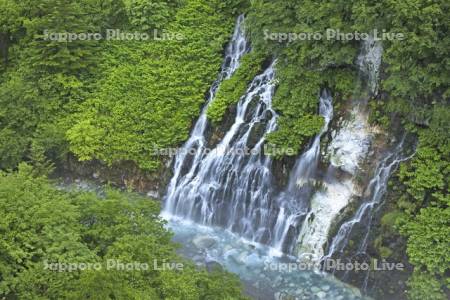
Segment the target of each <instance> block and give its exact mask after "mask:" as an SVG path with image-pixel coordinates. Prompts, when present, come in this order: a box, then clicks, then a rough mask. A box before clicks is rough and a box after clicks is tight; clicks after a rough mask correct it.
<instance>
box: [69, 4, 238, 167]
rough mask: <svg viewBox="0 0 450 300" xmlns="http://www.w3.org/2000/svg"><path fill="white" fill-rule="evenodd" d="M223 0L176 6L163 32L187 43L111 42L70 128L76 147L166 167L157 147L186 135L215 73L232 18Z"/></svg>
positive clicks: (81, 152) (82, 152)
mask: <svg viewBox="0 0 450 300" xmlns="http://www.w3.org/2000/svg"><path fill="white" fill-rule="evenodd" d="M218 2H219V1H209V2H208V3H206V1H198V0H191V1H185V2H183V4H182V5H181V6H180V7H178V8H177V10H176V12H175V15H174V16H173V19H174V21H171V22H168V23H167V25H166V28H165V29H166V30H167V31H168V32H174V33H178V34H180V35H182V36H183V37H184V39H183V40H176V39H172V40H165V41H148V42H128V43H123V42H110V43H109V45H108V47H110V48H109V50H108V51H107V53H108V57H107V60H106V61H105V65H104V66H102V67H101V69H102V70H104V73H103V74H104V76H103V78H102V79H101V80H100V81H99V83H98V88H97V90H96V91H95V92H94V93H92V94H91V95H90V97H89V99H87V101H86V102H84V103H83V104H82V105H80V107H79V113H78V114H76V115H75V116H74V117H73V118H72V120H73V124H72V126H71V128H70V129H69V130H68V131H67V139H68V141H69V143H70V149H71V151H73V152H74V153H75V154H76V155H77V156H78V157H79V158H80V159H81V160H90V159H100V160H102V161H104V162H106V163H108V164H109V165H112V164H114V163H116V162H120V161H125V160H132V161H134V162H136V163H137V164H138V165H139V167H140V168H141V169H146V170H151V171H154V170H157V169H158V168H159V167H160V166H161V157H155V156H153V155H152V152H153V150H154V148H155V147H158V148H173V147H175V146H177V145H179V144H181V143H182V142H183V141H185V140H186V139H187V137H188V134H189V129H190V126H191V123H192V120H193V119H194V118H195V117H196V116H197V115H198V112H199V110H200V107H201V105H202V104H203V103H204V101H205V98H204V93H205V91H207V89H208V86H209V85H210V84H211V83H212V82H213V81H214V78H215V76H216V75H217V70H218V68H219V66H220V62H221V51H222V49H223V46H224V45H225V43H226V38H228V36H229V33H230V31H231V27H232V24H233V21H234V19H233V18H230V17H224V16H221V15H219V14H217V13H216V12H215V8H216V6H217V5H219V3H218ZM142 3H144V2H142ZM193 70H195V72H193Z"/></svg>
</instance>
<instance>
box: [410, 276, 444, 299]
mask: <svg viewBox="0 0 450 300" xmlns="http://www.w3.org/2000/svg"><path fill="white" fill-rule="evenodd" d="M440 286H441V284H440V282H439V281H437V280H436V279H435V278H434V277H433V276H431V275H430V274H428V273H419V272H414V274H413V276H412V277H411V278H410V280H409V281H408V287H409V291H408V298H409V299H411V300H445V299H447V297H446V296H445V294H444V293H443V291H442V290H441V287H440Z"/></svg>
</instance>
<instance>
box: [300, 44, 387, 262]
mask: <svg viewBox="0 0 450 300" xmlns="http://www.w3.org/2000/svg"><path fill="white" fill-rule="evenodd" d="M381 53H382V48H381V45H380V44H379V43H376V42H374V41H373V40H368V41H365V42H364V43H363V45H362V49H361V52H360V55H359V56H358V59H357V64H358V65H359V67H360V71H361V72H360V78H367V80H366V81H367V83H366V90H368V91H369V92H370V93H371V94H372V95H375V93H376V92H377V81H378V73H379V71H378V70H379V67H380V63H381ZM366 102H367V97H365V98H364V97H363V98H361V99H359V101H353V107H352V109H351V111H350V117H349V118H348V119H347V120H346V121H345V122H343V123H342V124H341V127H340V129H339V131H338V132H334V133H333V134H332V140H331V142H330V144H329V145H328V156H329V160H330V166H329V167H328V170H327V172H326V175H325V177H324V178H323V182H322V186H321V187H320V188H319V190H318V191H316V192H315V193H314V195H313V196H312V199H311V205H310V210H309V212H308V214H307V215H306V217H305V220H304V222H303V224H302V227H301V230H300V233H299V237H298V245H297V254H298V255H299V256H301V257H305V258H308V259H310V260H313V261H318V260H320V259H321V258H322V257H323V256H324V254H325V247H326V243H327V241H328V235H329V231H330V229H331V227H332V224H333V222H335V221H336V220H337V218H338V217H339V214H340V213H341V212H342V211H343V210H344V209H345V207H347V206H348V204H349V203H350V202H351V200H352V198H353V197H354V196H356V195H357V194H358V189H357V183H356V182H355V178H356V176H357V175H358V172H360V171H361V170H360V163H361V162H362V161H364V159H366V157H367V154H368V151H369V148H370V145H371V140H372V135H373V131H374V128H371V126H370V125H369V122H368V116H367V113H366V112H365V110H364V107H365V104H366ZM342 173H343V174H342Z"/></svg>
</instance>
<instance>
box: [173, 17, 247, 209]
mask: <svg viewBox="0 0 450 300" xmlns="http://www.w3.org/2000/svg"><path fill="white" fill-rule="evenodd" d="M243 26H244V16H243V15H241V16H239V17H238V19H237V21H236V26H235V29H234V33H233V36H232V38H231V41H230V43H229V44H228V47H227V48H226V51H225V59H224V62H223V64H222V68H221V72H220V74H219V76H218V79H217V80H216V81H215V82H214V83H213V85H212V86H211V88H210V90H209V94H208V99H207V102H206V105H205V107H204V108H203V110H202V112H201V114H200V117H199V119H198V120H197V122H196V123H195V126H194V129H193V130H192V132H191V135H190V137H189V139H188V140H187V141H186V143H185V144H184V145H183V147H182V148H181V149H180V151H178V153H177V155H176V156H175V163H174V175H173V177H172V179H171V181H170V183H169V186H168V189H167V196H166V197H165V198H166V202H165V210H164V213H171V212H173V211H174V205H175V204H174V202H173V201H174V200H175V198H174V195H175V193H176V191H177V185H178V184H179V183H180V181H185V180H188V179H190V178H192V177H193V175H194V172H195V171H196V168H197V166H198V164H199V163H200V161H201V160H202V158H203V157H204V155H205V145H206V140H205V131H206V128H207V125H208V119H207V116H206V111H207V110H208V107H209V105H210V104H211V102H212V101H213V99H214V97H215V95H216V92H217V89H218V88H219V86H220V83H221V82H222V81H223V80H224V79H227V78H230V77H231V75H233V73H234V72H235V71H236V70H237V68H238V67H239V64H240V59H241V57H242V56H243V55H244V54H245V53H246V52H247V51H248V50H249V49H248V48H249V47H248V43H247V40H246V38H245V34H244V29H243ZM189 164H190V166H189ZM183 170H188V172H187V173H186V174H182V172H183Z"/></svg>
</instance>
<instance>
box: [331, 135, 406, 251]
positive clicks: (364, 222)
mask: <svg viewBox="0 0 450 300" xmlns="http://www.w3.org/2000/svg"><path fill="white" fill-rule="evenodd" d="M404 140H405V138H404V137H403V138H402V140H401V141H400V142H399V143H398V144H397V146H396V147H395V148H394V149H393V150H392V151H390V152H388V154H387V155H386V156H385V158H384V159H383V160H382V161H381V162H380V163H379V164H378V166H377V168H376V170H375V173H374V175H373V177H372V179H371V180H370V183H369V185H368V186H367V188H366V192H365V194H366V195H367V194H368V195H369V196H368V197H367V199H365V200H364V201H363V202H362V204H361V206H360V207H359V208H358V210H357V211H356V213H355V215H354V216H353V217H352V218H351V219H350V220H348V221H346V222H344V223H343V224H342V225H341V226H340V228H339V230H338V232H337V234H336V235H335V237H334V238H333V239H332V242H331V245H330V247H329V250H328V253H327V255H326V256H324V258H323V259H328V258H331V257H334V256H335V255H339V254H340V253H343V251H344V249H345V247H346V246H347V244H348V241H349V237H350V234H351V232H352V231H353V229H354V227H355V226H356V225H359V226H362V227H363V230H362V231H363V235H362V236H363V238H362V239H361V240H360V242H359V246H358V248H357V253H356V254H364V253H365V251H366V248H367V243H368V238H369V233H370V228H371V225H372V222H373V218H374V215H375V211H376V210H377V209H378V208H379V207H380V205H381V204H382V200H383V196H384V194H385V193H386V190H387V184H388V180H389V177H390V175H391V174H392V173H393V172H394V171H395V170H396V168H397V166H398V165H399V164H400V163H401V162H403V161H406V160H409V159H410V158H411V157H412V156H413V155H414V154H413V155H410V156H408V157H404V156H403V155H402V151H403V143H404Z"/></svg>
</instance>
